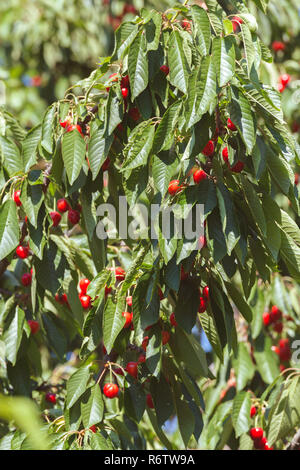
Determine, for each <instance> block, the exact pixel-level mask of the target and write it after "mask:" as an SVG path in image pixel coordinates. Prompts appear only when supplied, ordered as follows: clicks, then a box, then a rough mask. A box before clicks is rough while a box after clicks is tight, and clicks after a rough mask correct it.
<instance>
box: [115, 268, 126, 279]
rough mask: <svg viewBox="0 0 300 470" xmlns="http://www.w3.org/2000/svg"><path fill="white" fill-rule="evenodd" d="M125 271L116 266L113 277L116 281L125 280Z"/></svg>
mask: <svg viewBox="0 0 300 470" xmlns="http://www.w3.org/2000/svg"><path fill="white" fill-rule="evenodd" d="M125 274H126V273H125V270H124V269H123V268H122V267H121V266H117V267H116V269H115V275H116V279H117V281H124V279H125Z"/></svg>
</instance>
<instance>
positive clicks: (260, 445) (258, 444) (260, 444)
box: [254, 437, 267, 450]
mask: <svg viewBox="0 0 300 470" xmlns="http://www.w3.org/2000/svg"><path fill="white" fill-rule="evenodd" d="M266 444H267V439H266V438H265V437H262V438H261V439H255V440H254V447H255V449H258V450H264V448H265V445H266Z"/></svg>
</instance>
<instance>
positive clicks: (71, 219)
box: [68, 209, 80, 225]
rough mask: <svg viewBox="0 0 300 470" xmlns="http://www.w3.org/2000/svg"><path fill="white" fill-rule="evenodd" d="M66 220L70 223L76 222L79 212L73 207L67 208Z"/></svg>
mask: <svg viewBox="0 0 300 470" xmlns="http://www.w3.org/2000/svg"><path fill="white" fill-rule="evenodd" d="M68 220H69V222H70V223H71V224H72V225H76V224H78V222H79V221H80V213H79V212H78V211H76V210H74V209H69V212H68Z"/></svg>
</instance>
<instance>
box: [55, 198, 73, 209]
mask: <svg viewBox="0 0 300 470" xmlns="http://www.w3.org/2000/svg"><path fill="white" fill-rule="evenodd" d="M69 209H70V206H69V203H68V201H67V200H66V199H59V200H58V201H57V210H58V211H59V212H67V211H68V210H69Z"/></svg>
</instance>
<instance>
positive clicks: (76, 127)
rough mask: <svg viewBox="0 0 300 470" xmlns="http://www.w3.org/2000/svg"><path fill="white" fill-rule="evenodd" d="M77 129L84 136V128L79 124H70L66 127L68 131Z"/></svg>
mask: <svg viewBox="0 0 300 470" xmlns="http://www.w3.org/2000/svg"><path fill="white" fill-rule="evenodd" d="M75 130H77V131H78V132H79V133H80V134H81V135H82V136H83V132H82V129H81V127H80V125H79V124H70V125H69V126H67V128H66V131H67V132H72V131H75Z"/></svg>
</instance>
